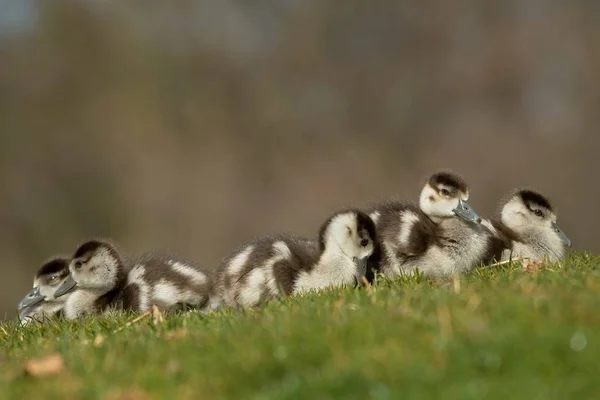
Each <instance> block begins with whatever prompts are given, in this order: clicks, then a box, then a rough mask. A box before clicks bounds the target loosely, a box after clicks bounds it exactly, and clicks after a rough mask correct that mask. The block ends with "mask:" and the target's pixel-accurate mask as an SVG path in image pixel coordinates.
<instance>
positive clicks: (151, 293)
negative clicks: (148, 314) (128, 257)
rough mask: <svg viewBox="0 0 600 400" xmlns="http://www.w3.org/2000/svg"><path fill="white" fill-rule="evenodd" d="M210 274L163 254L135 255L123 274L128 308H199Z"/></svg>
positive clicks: (209, 285)
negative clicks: (130, 267) (125, 273)
mask: <svg viewBox="0 0 600 400" xmlns="http://www.w3.org/2000/svg"><path fill="white" fill-rule="evenodd" d="M212 286H213V277H212V274H211V273H210V272H209V271H207V270H204V269H203V268H201V267H200V266H198V265H196V264H194V263H191V262H188V261H183V260H181V259H178V258H177V257H172V256H167V255H165V254H158V253H152V254H146V255H143V256H141V257H139V258H138V259H137V260H136V261H135V262H134V263H133V268H132V269H131V271H130V272H129V273H128V276H127V290H126V291H125V293H131V294H129V295H128V298H129V299H130V300H128V301H127V303H128V304H129V308H131V309H133V310H136V311H139V312H145V311H147V310H149V309H150V307H151V306H152V305H156V306H157V307H158V308H159V309H162V310H165V311H177V310H182V309H184V308H187V307H191V308H203V307H204V306H205V305H207V303H208V300H209V294H210V292H211V291H212Z"/></svg>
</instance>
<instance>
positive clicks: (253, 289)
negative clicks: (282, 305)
mask: <svg viewBox="0 0 600 400" xmlns="http://www.w3.org/2000/svg"><path fill="white" fill-rule="evenodd" d="M265 280H266V274H265V271H264V270H263V269H262V268H256V269H254V270H252V271H250V272H249V273H248V276H247V277H246V281H245V282H244V284H243V285H241V288H240V291H239V293H238V296H237V299H238V303H239V304H240V305H242V306H246V307H250V306H253V305H255V304H258V302H259V301H260V296H261V294H262V287H263V285H264V283H265Z"/></svg>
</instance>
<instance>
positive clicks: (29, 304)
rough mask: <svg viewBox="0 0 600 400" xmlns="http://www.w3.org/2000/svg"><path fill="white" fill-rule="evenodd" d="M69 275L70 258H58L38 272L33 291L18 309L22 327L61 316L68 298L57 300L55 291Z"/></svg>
mask: <svg viewBox="0 0 600 400" xmlns="http://www.w3.org/2000/svg"><path fill="white" fill-rule="evenodd" d="M68 275H69V258H67V257H64V256H56V257H53V258H51V259H49V260H48V261H46V262H45V263H44V264H42V266H41V267H40V268H39V270H38V271H37V272H36V274H35V277H34V279H33V287H32V289H31V291H30V292H29V293H28V294H27V295H26V296H25V297H23V299H22V300H21V301H20V302H19V305H18V307H17V310H18V314H19V320H20V321H21V324H22V325H26V324H28V323H29V322H32V321H39V322H42V321H44V320H46V319H49V318H51V317H53V316H54V315H57V314H59V313H60V312H61V311H62V309H63V307H64V305H65V301H66V300H67V297H63V298H55V297H54V291H55V290H56V288H58V287H59V286H60V285H61V284H62V283H63V282H64V281H65V280H66V279H67V276H68Z"/></svg>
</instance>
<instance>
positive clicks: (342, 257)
mask: <svg viewBox="0 0 600 400" xmlns="http://www.w3.org/2000/svg"><path fill="white" fill-rule="evenodd" d="M356 275H357V271H356V264H355V263H354V261H352V258H350V257H349V256H348V255H346V254H345V253H344V252H343V251H342V250H341V249H340V248H339V247H338V246H333V248H332V246H329V247H327V248H326V249H325V251H323V252H322V253H321V255H320V256H319V259H318V261H317V263H316V264H315V265H314V266H313V268H312V269H311V270H310V271H308V272H306V273H304V274H301V275H300V276H299V277H298V279H297V281H296V284H295V290H294V291H295V292H298V291H303V290H310V289H318V288H324V287H327V286H329V285H334V286H340V285H344V284H349V283H354V280H355V278H356Z"/></svg>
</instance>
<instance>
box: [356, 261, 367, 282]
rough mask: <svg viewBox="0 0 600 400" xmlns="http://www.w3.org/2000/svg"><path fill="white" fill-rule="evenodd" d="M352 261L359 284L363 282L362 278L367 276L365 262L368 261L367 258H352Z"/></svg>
mask: <svg viewBox="0 0 600 400" xmlns="http://www.w3.org/2000/svg"><path fill="white" fill-rule="evenodd" d="M352 261H354V265H356V279H357V280H358V282H359V283H360V282H362V280H363V279H362V278H363V277H364V276H366V275H367V262H368V261H369V257H364V258H356V257H354V258H353V259H352Z"/></svg>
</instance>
